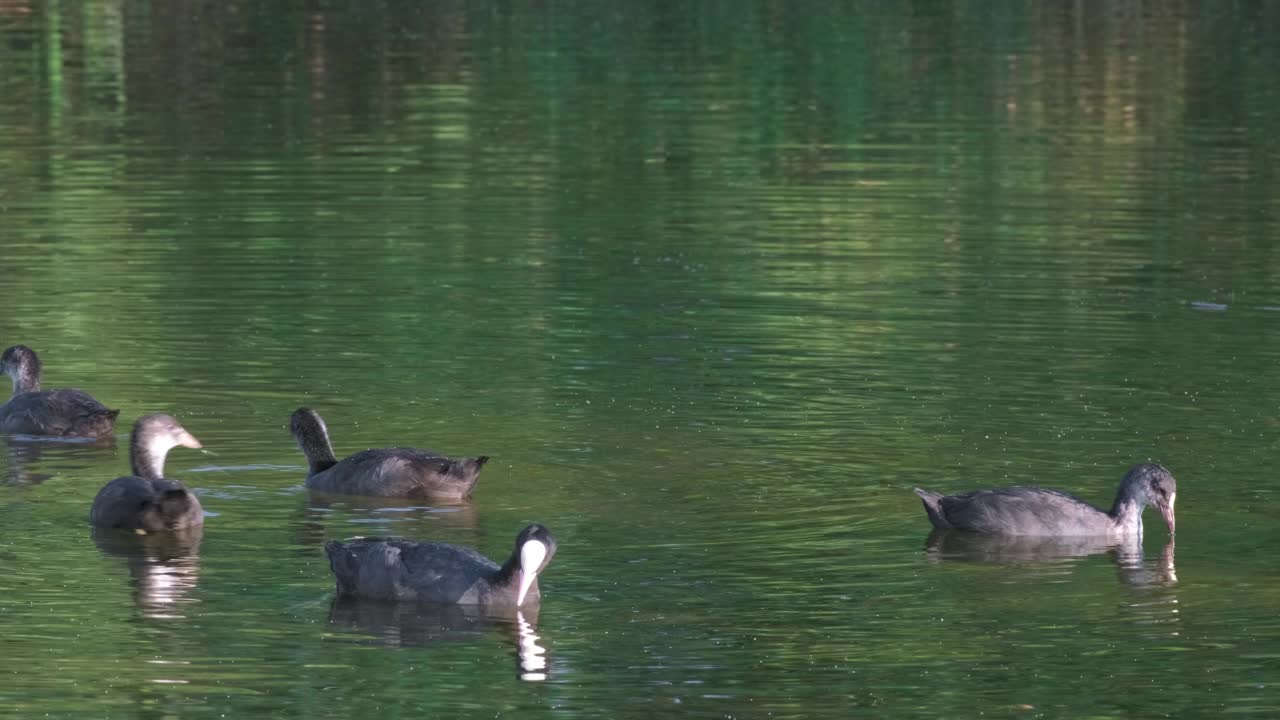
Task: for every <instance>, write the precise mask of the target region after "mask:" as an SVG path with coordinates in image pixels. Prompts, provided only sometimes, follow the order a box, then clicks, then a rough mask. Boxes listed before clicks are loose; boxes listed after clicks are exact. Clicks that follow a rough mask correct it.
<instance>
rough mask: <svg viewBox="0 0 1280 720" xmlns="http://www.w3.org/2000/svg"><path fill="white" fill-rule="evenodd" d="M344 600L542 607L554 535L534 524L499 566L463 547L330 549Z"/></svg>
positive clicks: (391, 543)
mask: <svg viewBox="0 0 1280 720" xmlns="http://www.w3.org/2000/svg"><path fill="white" fill-rule="evenodd" d="M324 549H325V552H326V553H327V554H328V555H329V566H330V567H331V568H332V569H333V574H334V577H335V578H337V581H338V595H350V596H354V597H362V598H367V599H371V600H420V601H426V602H434V603H445V604H457V605H487V606H490V607H495V606H506V607H522V606H530V605H536V604H538V603H539V601H540V600H541V595H540V593H539V592H538V573H540V572H542V570H543V568H545V567H546V566H547V564H548V563H550V562H551V557H552V556H553V555H555V554H556V539H555V538H554V537H553V536H552V535H551V531H549V530H547V529H546V528H545V527H543V526H541V525H538V524H534V525H530V526H529V527H527V528H525V529H524V530H521V531H520V534H519V535H517V536H516V546H515V550H513V551H512V553H511V557H509V558H507V561H506V562H505V563H504V564H502V565H501V566H499V565H498V564H497V563H495V562H493V561H491V560H489V559H488V558H486V557H485V556H483V555H481V554H480V553H478V552H476V551H475V550H472V549H471V548H469V547H463V546H461V545H448V544H445V543H418V542H410V541H408V540H396V539H387V538H366V539H361V540H354V541H352V542H347V543H342V542H337V541H330V542H328V543H325V546H324Z"/></svg>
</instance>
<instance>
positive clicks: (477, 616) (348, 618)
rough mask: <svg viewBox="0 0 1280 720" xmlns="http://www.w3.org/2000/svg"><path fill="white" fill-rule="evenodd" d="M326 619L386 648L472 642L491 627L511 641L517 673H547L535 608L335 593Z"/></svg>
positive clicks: (531, 676)
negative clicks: (387, 599) (400, 600)
mask: <svg viewBox="0 0 1280 720" xmlns="http://www.w3.org/2000/svg"><path fill="white" fill-rule="evenodd" d="M329 624H330V625H333V626H335V627H338V628H342V629H344V630H349V631H354V632H356V633H359V636H356V635H353V636H352V637H353V640H356V641H360V642H373V643H376V644H379V645H386V646H389V647H424V646H429V645H437V644H441V643H455V642H475V641H477V640H480V639H481V638H483V637H485V636H487V635H488V634H489V633H491V632H494V631H495V630H496V631H499V632H502V633H504V634H506V635H507V636H508V637H509V638H510V639H511V640H512V641H514V643H515V648H516V655H515V660H516V674H517V676H518V677H519V678H520V679H521V680H528V681H540V680H545V679H547V677H548V676H549V675H550V665H549V663H548V661H547V651H546V648H545V647H543V646H542V645H541V644H539V642H538V641H539V640H541V639H542V638H541V636H539V635H538V634H537V625H538V608H537V607H532V608H524V609H519V610H517V609H514V608H485V607H480V606H475V605H432V604H427V603H391V602H381V601H376V600H361V599H358V598H349V597H335V598H334V600H333V604H332V605H330V607H329Z"/></svg>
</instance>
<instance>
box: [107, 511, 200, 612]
mask: <svg viewBox="0 0 1280 720" xmlns="http://www.w3.org/2000/svg"><path fill="white" fill-rule="evenodd" d="M203 534H204V528H203V527H196V528H187V529H184V530H175V531H168V532H156V533H147V534H138V533H136V532H133V531H130V530H120V529H117V528H98V527H95V528H93V529H92V537H93V542H94V544H95V545H97V546H98V549H100V550H101V551H102V552H104V553H106V554H107V555H112V556H115V557H119V558H124V561H125V564H126V565H127V566H128V568H129V585H130V586H131V587H132V588H133V600H134V603H135V604H136V605H137V606H138V609H139V610H140V611H141V612H142V616H143V617H146V618H152V619H179V618H185V617H186V615H185V613H186V609H185V608H186V606H188V605H190V604H193V603H196V602H198V600H196V599H195V598H193V597H191V591H192V590H194V589H195V587H196V583H197V582H198V581H199V579H200V557H199V552H200V540H201V538H202V537H203Z"/></svg>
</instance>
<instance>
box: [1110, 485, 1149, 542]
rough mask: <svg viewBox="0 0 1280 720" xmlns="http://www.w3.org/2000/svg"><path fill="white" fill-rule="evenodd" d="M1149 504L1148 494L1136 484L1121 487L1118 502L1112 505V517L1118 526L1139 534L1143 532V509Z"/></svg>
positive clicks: (1117, 497)
mask: <svg viewBox="0 0 1280 720" xmlns="http://www.w3.org/2000/svg"><path fill="white" fill-rule="evenodd" d="M1146 506H1147V494H1146V492H1144V491H1143V490H1142V489H1141V488H1139V487H1137V486H1136V485H1125V486H1122V487H1121V488H1120V493H1119V494H1118V495H1117V496H1116V502H1115V504H1114V505H1112V506H1111V512H1110V513H1108V514H1109V515H1111V519H1112V520H1114V521H1115V524H1116V527H1117V528H1119V529H1120V530H1124V531H1126V532H1131V533H1134V534H1137V535H1141V534H1142V510H1143V508H1145V507H1146Z"/></svg>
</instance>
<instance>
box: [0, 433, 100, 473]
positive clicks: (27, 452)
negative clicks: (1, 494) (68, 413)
mask: <svg viewBox="0 0 1280 720" xmlns="http://www.w3.org/2000/svg"><path fill="white" fill-rule="evenodd" d="M0 444H3V445H4V447H5V455H6V456H7V458H8V464H7V466H6V467H5V470H4V478H5V482H7V483H11V484H13V485H38V484H39V483H42V482H44V481H46V480H48V479H50V478H52V477H53V473H48V472H44V471H43V469H42V467H43V466H44V465H45V464H46V461H47V464H51V465H55V466H58V467H60V468H62V469H64V470H65V468H66V467H67V466H68V465H70V466H72V467H75V466H76V465H77V464H78V465H81V466H89V465H91V463H92V459H94V458H95V457H97V456H100V455H101V453H98V455H97V456H95V454H94V452H95V451H103V450H107V451H111V450H114V449H115V447H116V439H115V437H105V438H92V439H90V438H46V437H38V436H35V435H6V436H0ZM86 453H87V454H86ZM68 461H70V462H68ZM77 461H79V462H77Z"/></svg>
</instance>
